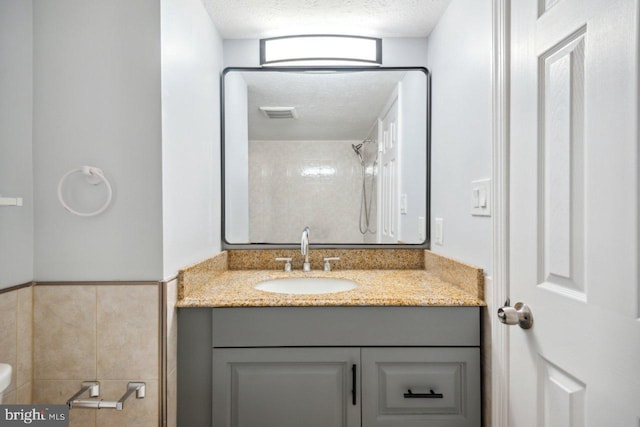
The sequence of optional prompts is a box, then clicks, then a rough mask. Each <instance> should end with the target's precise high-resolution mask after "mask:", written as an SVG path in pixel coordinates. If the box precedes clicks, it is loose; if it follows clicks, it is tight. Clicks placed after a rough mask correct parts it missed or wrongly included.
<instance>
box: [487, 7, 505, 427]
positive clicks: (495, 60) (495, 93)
mask: <svg viewBox="0 0 640 427" xmlns="http://www.w3.org/2000/svg"><path fill="white" fill-rule="evenodd" d="M510 5H511V0H492V44H493V46H492V70H491V74H492V144H491V146H492V148H491V151H492V153H491V154H492V155H491V159H492V160H491V161H492V165H491V182H492V187H493V188H492V194H493V200H492V203H493V207H492V209H493V216H492V228H493V230H492V255H493V277H492V279H491V281H490V286H488V288H489V289H486V290H485V295H486V300H487V310H488V313H487V315H488V316H489V324H490V327H491V370H490V372H491V378H490V383H491V396H490V398H491V420H492V423H491V424H492V427H508V425H509V421H508V420H509V417H508V415H509V331H508V328H506V327H504V326H503V325H501V324H500V323H499V322H498V321H497V317H496V316H495V315H494V313H496V310H497V309H498V308H499V307H501V306H502V305H503V304H504V302H505V301H506V300H507V298H508V296H509V131H510V126H509V111H510V103H509V98H510V91H509V83H510V55H509V53H510V49H511V46H510V41H511V40H510V25H511V19H510ZM485 381H488V379H485ZM487 397H489V396H485V398H487ZM487 427H489V426H487Z"/></svg>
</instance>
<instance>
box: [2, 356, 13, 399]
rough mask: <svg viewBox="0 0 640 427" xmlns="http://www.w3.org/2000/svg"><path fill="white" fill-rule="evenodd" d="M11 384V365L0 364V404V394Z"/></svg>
mask: <svg viewBox="0 0 640 427" xmlns="http://www.w3.org/2000/svg"><path fill="white" fill-rule="evenodd" d="M9 384H11V365H8V364H6V363H0V404H1V403H2V393H3V392H4V391H5V390H6V389H7V388H8V387H9Z"/></svg>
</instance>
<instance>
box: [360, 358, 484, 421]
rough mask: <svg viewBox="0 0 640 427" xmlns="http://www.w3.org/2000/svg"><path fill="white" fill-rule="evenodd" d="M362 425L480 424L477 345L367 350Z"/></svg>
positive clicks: (363, 359) (364, 367) (364, 366)
mask: <svg viewBox="0 0 640 427" xmlns="http://www.w3.org/2000/svg"><path fill="white" fill-rule="evenodd" d="M362 389H363V391H364V393H365V394H364V395H363V401H362V405H363V407H362V417H363V425H366V426H394V427H395V426H418V425H425V422H426V421H429V425H430V426H443V427H444V426H447V427H451V426H456V427H463V426H464V427H470V426H480V418H481V417H480V353H479V349H477V348H365V349H362Z"/></svg>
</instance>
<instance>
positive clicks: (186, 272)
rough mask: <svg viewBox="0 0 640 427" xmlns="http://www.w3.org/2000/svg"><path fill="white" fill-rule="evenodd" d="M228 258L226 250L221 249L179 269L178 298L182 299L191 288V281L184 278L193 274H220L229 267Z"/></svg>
mask: <svg viewBox="0 0 640 427" xmlns="http://www.w3.org/2000/svg"><path fill="white" fill-rule="evenodd" d="M228 258H229V254H228V252H227V251H223V252H220V253H219V254H217V255H214V256H213V257H211V258H207V259H205V260H204V261H200V262H198V263H195V264H192V265H190V266H188V267H185V268H183V269H181V270H180V271H179V272H178V299H183V298H184V297H185V296H186V295H187V294H188V293H189V291H191V290H192V288H191V286H192V285H193V284H194V283H193V281H191V280H186V279H188V278H189V277H190V276H193V275H201V274H211V275H215V274H221V273H223V272H225V271H227V269H228V268H229V264H228Z"/></svg>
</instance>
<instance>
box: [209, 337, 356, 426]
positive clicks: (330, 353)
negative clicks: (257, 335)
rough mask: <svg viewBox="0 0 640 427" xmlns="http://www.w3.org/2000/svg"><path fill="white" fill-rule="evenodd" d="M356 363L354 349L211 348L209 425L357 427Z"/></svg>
mask: <svg viewBox="0 0 640 427" xmlns="http://www.w3.org/2000/svg"><path fill="white" fill-rule="evenodd" d="M359 361H360V349H358V348H318V347H316V348H230V349H217V348H214V350H213V378H214V381H213V425H214V426H215V427H231V426H233V427H301V426H304V427H334V426H335V427H356V426H358V427H359V426H360V397H359V394H360V390H359V386H357V385H358V384H359V381H360V373H359V369H355V367H356V366H358V365H359ZM354 387H355V390H354ZM354 396H355V400H354Z"/></svg>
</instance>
